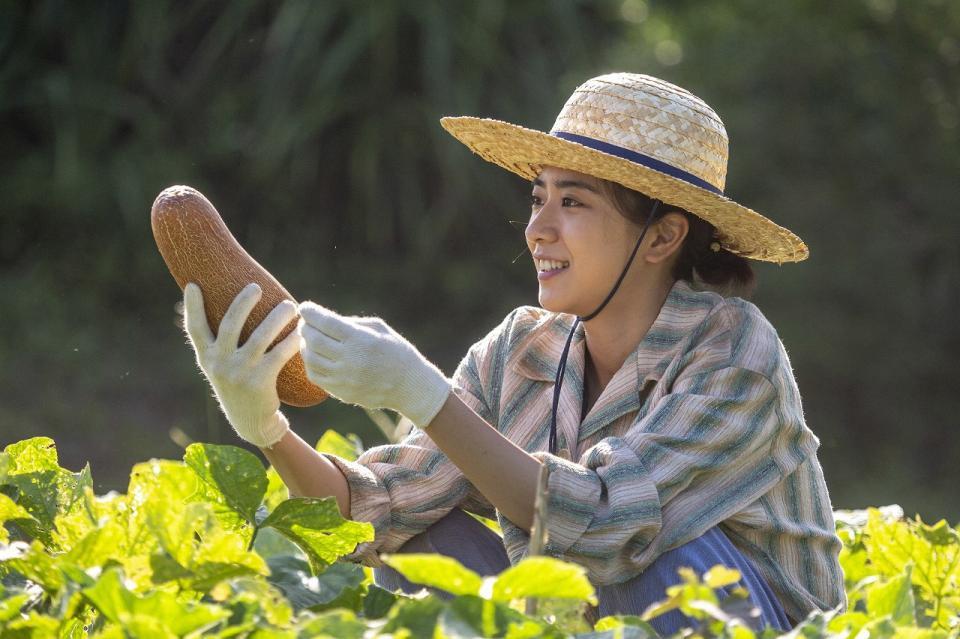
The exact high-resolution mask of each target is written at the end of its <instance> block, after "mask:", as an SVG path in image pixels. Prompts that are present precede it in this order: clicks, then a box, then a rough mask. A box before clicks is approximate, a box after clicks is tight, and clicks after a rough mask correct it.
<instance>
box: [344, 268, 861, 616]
mask: <svg viewBox="0 0 960 639" xmlns="http://www.w3.org/2000/svg"><path fill="white" fill-rule="evenodd" d="M573 321H574V316H572V315H569V314H565V313H553V312H549V311H546V310H544V309H541V308H538V307H533V306H521V307H519V308H516V309H514V310H513V311H511V312H510V313H509V314H508V315H507V316H506V318H505V319H504V320H503V321H502V322H501V323H500V325H499V326H497V327H496V328H494V329H493V330H492V331H490V333H489V334H487V335H486V336H485V337H484V338H483V339H481V340H480V341H479V342H477V343H476V344H474V345H473V346H472V347H471V348H470V349H469V351H468V352H467V354H466V356H465V357H464V358H463V360H462V361H461V362H460V364H459V366H458V367H457V370H456V372H455V373H454V376H453V378H452V380H453V383H454V392H455V393H457V395H458V396H459V397H460V398H461V399H462V400H463V401H464V403H466V404H467V405H468V406H469V407H470V408H471V409H473V410H474V411H475V412H476V413H477V414H478V415H480V417H482V418H483V419H484V420H486V421H487V422H488V423H489V424H491V425H492V426H494V427H495V428H497V430H499V431H500V432H501V433H502V434H503V435H504V436H505V437H507V438H508V439H510V440H511V441H513V442H514V443H516V444H517V445H518V446H520V447H521V448H524V449H525V450H526V451H528V452H529V453H530V454H531V455H532V456H533V457H535V458H537V459H538V460H540V461H541V463H545V464H547V466H548V468H549V470H550V475H549V483H548V487H549V500H548V517H547V520H548V523H547V534H548V542H547V546H546V553H547V554H550V555H553V556H556V557H561V558H563V559H566V560H568V561H573V562H576V563H578V564H580V565H582V566H584V567H585V568H586V569H587V571H588V576H589V577H590V580H591V581H592V582H593V583H594V584H595V585H607V584H614V583H620V582H622V581H626V580H628V579H630V578H632V577H634V576H636V575H637V574H639V573H641V572H642V571H643V570H644V569H645V568H646V567H647V566H648V565H649V564H650V563H652V562H653V561H654V560H655V559H656V558H657V557H658V556H659V555H660V554H661V553H663V552H665V551H667V550H670V549H672V548H674V547H676V546H679V545H681V544H684V543H686V542H688V541H691V540H692V539H695V538H696V537H698V536H700V535H702V534H703V533H704V532H705V531H707V530H708V529H710V528H711V527H713V526H715V525H717V524H720V527H721V529H722V530H723V532H724V533H726V535H727V536H728V537H729V538H730V541H731V542H732V543H733V544H734V545H735V546H736V547H737V548H738V549H739V550H740V551H741V552H742V553H744V555H746V556H747V557H748V558H749V559H751V560H752V561H753V563H754V564H755V565H756V566H757V568H758V570H759V572H760V573H761V574H762V575H763V577H764V578H765V579H766V581H767V583H768V584H770V586H771V588H772V589H773V591H774V592H775V593H776V594H777V596H778V597H779V598H780V601H781V603H783V606H784V609H785V610H786V612H787V614H788V615H789V616H790V617H791V618H792V619H793V620H795V621H796V620H800V619H803V618H804V617H806V616H807V614H808V613H809V612H810V611H812V610H814V609H821V610H827V609H829V608H833V607H835V606H837V605H841V604H842V606H843V608H845V607H846V597H845V594H844V588H843V574H842V572H841V569H840V565H839V561H838V553H839V551H840V548H841V542H840V539H839V538H838V537H837V535H836V532H835V527H834V519H833V510H832V506H831V502H830V496H829V493H828V491H827V486H826V483H825V481H824V477H823V471H822V469H821V467H820V463H819V462H818V460H817V456H816V450H817V448H818V447H819V444H820V442H819V440H818V438H817V437H816V436H815V435H814V434H813V432H811V431H810V429H809V428H808V427H807V426H806V424H805V422H804V417H803V410H802V407H801V401H800V394H799V391H798V389H797V384H796V381H795V380H794V376H793V371H792V368H791V366H790V361H789V359H788V357H787V353H786V350H785V349H784V347H783V344H782V342H781V341H780V339H779V337H778V336H777V333H776V331H775V330H774V328H773V327H772V326H771V324H770V323H769V321H767V319H766V318H765V317H764V316H763V314H762V313H761V312H760V311H759V309H757V307H756V306H755V305H753V304H752V303H750V302H747V301H744V300H742V299H740V298H736V297H731V298H724V297H722V296H720V295H718V294H716V293H713V292H707V291H696V290H694V289H693V288H692V287H691V286H690V285H689V284H688V283H686V282H684V281H683V280H678V281H677V282H676V283H675V284H674V286H673V288H672V289H671V291H670V293H669V294H668V296H667V298H666V301H665V302H664V305H663V307H662V308H661V310H660V313H659V315H658V317H657V319H656V320H655V321H654V323H653V325H652V326H651V327H650V329H649V330H648V331H647V334H646V335H645V336H644V338H643V340H642V341H641V342H640V343H639V344H638V345H637V347H636V349H635V350H634V351H633V352H632V353H631V354H630V355H628V356H627V358H626V360H625V361H624V363H623V365H622V366H621V368H620V369H619V370H618V371H617V372H616V373H615V374H614V376H613V378H612V379H611V380H610V381H609V383H608V384H607V386H606V387H605V388H604V389H603V391H602V393H601V395H600V397H599V398H598V399H597V401H596V403H595V404H594V406H593V407H592V408H591V409H590V411H589V412H588V414H587V415H585V416H581V409H582V403H581V400H582V397H583V392H584V362H585V344H586V342H585V340H584V330H583V325H582V324H581V325H580V326H578V328H577V332H576V333H575V335H574V338H573V341H572V342H571V345H570V352H569V356H568V360H567V367H566V372H565V377H564V383H563V385H562V387H561V392H560V403H559V408H558V412H557V449H558V454H557V455H551V454H549V453H548V452H546V451H547V449H548V438H549V430H550V417H551V408H552V404H553V389H554V379H555V375H556V371H557V367H558V366H559V361H560V356H561V353H562V350H563V346H564V342H565V340H566V337H567V334H568V333H569V331H570V328H571V326H572V325H573ZM581 417H582V418H581ZM327 457H328V458H329V459H331V460H332V461H333V462H334V463H335V464H336V465H337V466H338V467H339V468H340V470H341V471H342V472H343V474H344V475H345V477H346V478H347V482H348V484H349V486H350V492H351V517H352V518H353V519H355V520H358V521H368V522H371V523H372V524H373V525H374V528H375V531H376V538H375V540H374V541H372V542H368V543H365V544H361V545H360V546H359V547H358V548H357V550H356V551H355V552H354V553H353V554H351V555H348V556H347V559H348V560H352V561H361V562H362V563H364V564H366V565H369V566H377V565H380V562H379V560H378V557H377V553H378V552H392V551H395V550H397V549H398V548H399V547H400V546H401V545H402V544H403V543H404V542H405V541H407V540H408V539H409V538H410V537H412V536H413V535H416V534H417V533H420V532H422V531H424V530H425V529H426V528H427V527H428V526H430V525H431V524H432V523H434V522H436V521H437V520H439V519H440V518H441V517H443V516H444V515H446V514H447V513H448V512H449V511H450V510H451V509H452V508H454V507H457V506H459V507H461V508H463V509H465V510H468V511H471V512H476V513H478V514H482V515H485V516H488V517H494V516H495V517H496V518H497V519H498V521H499V523H500V525H501V527H502V529H503V534H504V545H505V546H506V549H507V554H508V555H509V557H510V561H511V563H514V564H515V563H517V562H518V561H519V560H520V559H522V558H523V557H524V556H525V554H526V552H527V545H528V541H529V535H528V534H527V533H526V532H525V531H524V530H523V529H521V528H519V527H517V526H515V525H513V523H512V522H510V520H508V519H507V518H506V517H504V516H502V515H501V514H500V513H499V512H497V511H496V510H495V509H494V508H493V507H492V505H491V504H490V502H489V501H488V500H487V499H486V498H485V497H484V496H483V495H482V494H480V492H479V491H478V490H477V489H476V488H475V487H474V486H473V485H472V484H471V483H470V482H469V481H468V480H467V479H466V478H465V477H464V475H463V473H462V472H460V470H459V469H458V468H457V467H456V466H455V465H454V464H453V463H452V462H450V461H449V459H447V457H446V456H445V455H444V454H443V453H442V452H441V451H440V450H439V449H438V448H437V446H436V445H435V444H434V443H433V442H432V440H431V439H430V437H429V436H428V435H426V434H425V433H424V432H423V431H419V430H414V432H413V433H411V434H410V435H409V436H408V437H407V438H406V439H405V440H404V441H403V442H401V443H400V444H397V445H386V446H377V447H374V448H371V449H369V450H367V451H366V452H365V453H364V454H363V455H361V456H360V458H359V459H358V460H357V461H356V462H348V461H346V460H343V459H341V458H339V457H336V456H333V455H327ZM574 460H575V461H574Z"/></svg>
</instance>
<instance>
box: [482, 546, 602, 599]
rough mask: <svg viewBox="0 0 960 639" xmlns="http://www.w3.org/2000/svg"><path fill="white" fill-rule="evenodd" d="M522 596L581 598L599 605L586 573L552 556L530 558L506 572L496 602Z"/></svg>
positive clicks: (500, 579)
mask: <svg viewBox="0 0 960 639" xmlns="http://www.w3.org/2000/svg"><path fill="white" fill-rule="evenodd" d="M521 597H544V598H546V597H549V598H557V599H579V600H581V601H589V602H590V603H592V604H594V605H596V603H597V597H596V595H595V593H594V589H593V585H592V584H591V583H590V580H589V579H587V572H586V570H585V569H584V568H583V567H582V566H579V565H577V564H572V563H566V562H563V561H560V560H559V559H554V558H552V557H527V558H526V559H524V560H522V561H521V562H520V563H518V564H517V565H516V566H513V567H511V568H508V569H506V570H505V571H503V572H502V573H500V576H498V577H497V579H496V581H495V582H494V584H493V593H492V597H491V598H492V599H493V600H494V601H510V600H513V599H519V598H521Z"/></svg>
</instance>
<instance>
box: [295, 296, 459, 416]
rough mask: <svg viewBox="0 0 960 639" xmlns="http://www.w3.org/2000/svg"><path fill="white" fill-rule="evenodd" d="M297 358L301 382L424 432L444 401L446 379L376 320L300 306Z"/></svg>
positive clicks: (310, 305)
mask: <svg viewBox="0 0 960 639" xmlns="http://www.w3.org/2000/svg"><path fill="white" fill-rule="evenodd" d="M300 318H301V319H300V322H299V325H298V330H299V331H300V338H301V339H300V355H301V356H302V357H303V363H304V365H305V366H306V370H307V378H308V379H309V380H310V381H311V382H313V383H314V384H316V385H317V386H319V387H320V388H322V389H324V390H325V391H327V393H329V394H330V395H333V396H334V397H336V398H337V399H339V400H340V401H342V402H346V403H348V404H356V405H358V406H364V407H366V408H389V409H391V410H395V411H397V412H399V413H400V414H402V415H403V416H404V417H406V418H407V419H409V420H410V421H412V422H413V423H414V424H415V425H416V426H417V427H418V428H421V429H422V428H425V427H426V426H427V425H428V424H429V423H430V422H431V421H433V418H434V417H435V416H436V414H437V413H438V412H440V408H442V407H443V404H444V403H445V402H446V400H447V397H448V395H449V394H450V390H451V383H450V380H448V379H447V377H446V376H445V375H444V374H443V373H442V372H441V371H440V369H439V368H437V367H436V366H435V365H434V364H432V363H431V362H429V361H428V360H427V359H426V358H425V357H424V356H423V355H421V354H420V352H419V351H418V350H417V349H416V348H415V347H414V346H413V344H411V343H410V342H408V341H407V340H406V339H404V338H403V336H401V335H400V334H399V333H397V332H396V331H394V330H393V329H392V328H390V326H388V325H387V323H386V322H384V321H383V320H382V319H380V318H379V317H345V316H343V315H339V314H338V313H336V312H334V311H332V310H330V309H328V308H325V307H323V306H320V305H319V304H315V303H313V302H302V303H301V304H300Z"/></svg>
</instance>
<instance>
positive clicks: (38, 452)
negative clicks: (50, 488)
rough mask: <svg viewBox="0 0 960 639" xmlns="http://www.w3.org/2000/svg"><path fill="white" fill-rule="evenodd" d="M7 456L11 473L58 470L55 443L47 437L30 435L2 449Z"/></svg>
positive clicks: (20, 473)
mask: <svg viewBox="0 0 960 639" xmlns="http://www.w3.org/2000/svg"><path fill="white" fill-rule="evenodd" d="M3 452H4V453H5V454H6V455H7V456H8V460H9V468H8V470H7V472H8V473H9V474H11V475H22V474H24V473H34V472H42V471H59V470H63V469H61V468H60V464H59V463H58V461H57V445H56V444H55V443H54V441H53V440H52V439H50V438H49V437H31V438H30V439H24V440H22V441H19V442H16V443H13V444H10V445H9V446H7V447H6V448H4V449H3Z"/></svg>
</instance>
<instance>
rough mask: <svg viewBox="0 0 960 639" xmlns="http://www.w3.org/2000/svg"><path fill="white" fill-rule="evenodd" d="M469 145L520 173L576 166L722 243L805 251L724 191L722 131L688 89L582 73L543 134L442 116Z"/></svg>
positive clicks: (765, 253)
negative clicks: (686, 218)
mask: <svg viewBox="0 0 960 639" xmlns="http://www.w3.org/2000/svg"><path fill="white" fill-rule="evenodd" d="M440 123H441V124H442V125H443V127H444V128H445V129H446V130H447V131H448V132H449V133H450V134H451V135H453V136H454V137H456V138H457V139H458V140H460V141H461V142H463V143H464V144H465V145H467V147H469V148H470V149H471V150H472V151H473V152H474V153H476V154H478V155H479V156H480V157H482V158H483V159H485V160H487V161H489V162H493V163H494V164H497V165H499V166H501V167H503V168H505V169H507V170H508V171H511V172H513V173H516V174H517V175H520V176H522V177H524V178H526V179H528V180H533V179H535V178H536V177H537V176H538V175H539V174H540V173H541V172H542V171H543V169H544V167H547V166H553V167H559V168H562V169H569V170H572V171H579V172H581V173H584V174H586V175H591V176H594V177H596V178H599V179H603V180H608V181H610V182H615V183H617V184H620V185H622V186H625V187H627V188H628V189H633V190H635V191H638V192H640V193H643V194H644V195H646V196H648V197H650V198H654V199H657V200H660V201H662V202H663V203H664V204H668V205H670V206H674V207H677V208H680V209H682V210H684V211H688V212H689V213H692V214H694V215H697V216H699V217H700V218H702V219H704V220H706V221H707V222H709V223H710V224H712V225H713V226H714V227H715V228H716V238H717V240H718V242H719V244H720V246H721V247H722V248H724V249H726V250H727V251H730V252H731V253H735V254H736V255H740V256H743V257H749V258H752V259H757V260H766V261H770V262H777V263H783V262H795V261H799V260H803V259H806V258H807V256H808V255H809V249H808V248H807V246H806V244H804V243H803V240H801V239H800V238H799V237H797V236H796V234H794V233H793V232H792V231H790V230H789V229H786V228H784V227H782V226H780V225H778V224H776V223H775V222H773V220H770V219H769V218H767V217H765V216H763V215H761V214H760V213H757V212H756V211H754V210H752V209H750V208H747V207H745V206H743V205H742V204H738V203H737V202H735V201H733V200H731V199H730V198H728V197H727V196H725V195H724V187H725V186H726V179H727V156H728V141H727V131H726V129H725V128H724V126H723V122H722V121H721V120H720V117H719V116H718V115H717V114H716V112H714V110H713V109H711V108H710V107H709V106H707V104H706V103H705V102H704V101H703V100H701V99H700V98H698V97H696V96H695V95H693V94H692V93H690V92H689V91H687V90H685V89H682V88H680V87H678V86H676V85H673V84H670V83H669V82H665V81H663V80H660V79H658V78H654V77H651V76H648V75H642V74H637V73H610V74H607V75H601V76H598V77H596V78H592V79H590V80H587V81H586V82H584V83H583V84H581V85H580V86H579V87H577V88H576V89H575V90H574V92H573V95H571V96H570V98H569V99H568V100H567V102H566V104H565V105H564V106H563V109H561V111H560V115H559V116H557V119H556V122H555V123H554V125H553V128H552V129H551V130H550V132H549V133H546V132H542V131H537V130H534V129H528V128H526V127H523V126H519V125H516V124H511V123H509V122H504V121H502V120H495V119H489V118H476V117H470V116H459V117H445V118H441V120H440Z"/></svg>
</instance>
